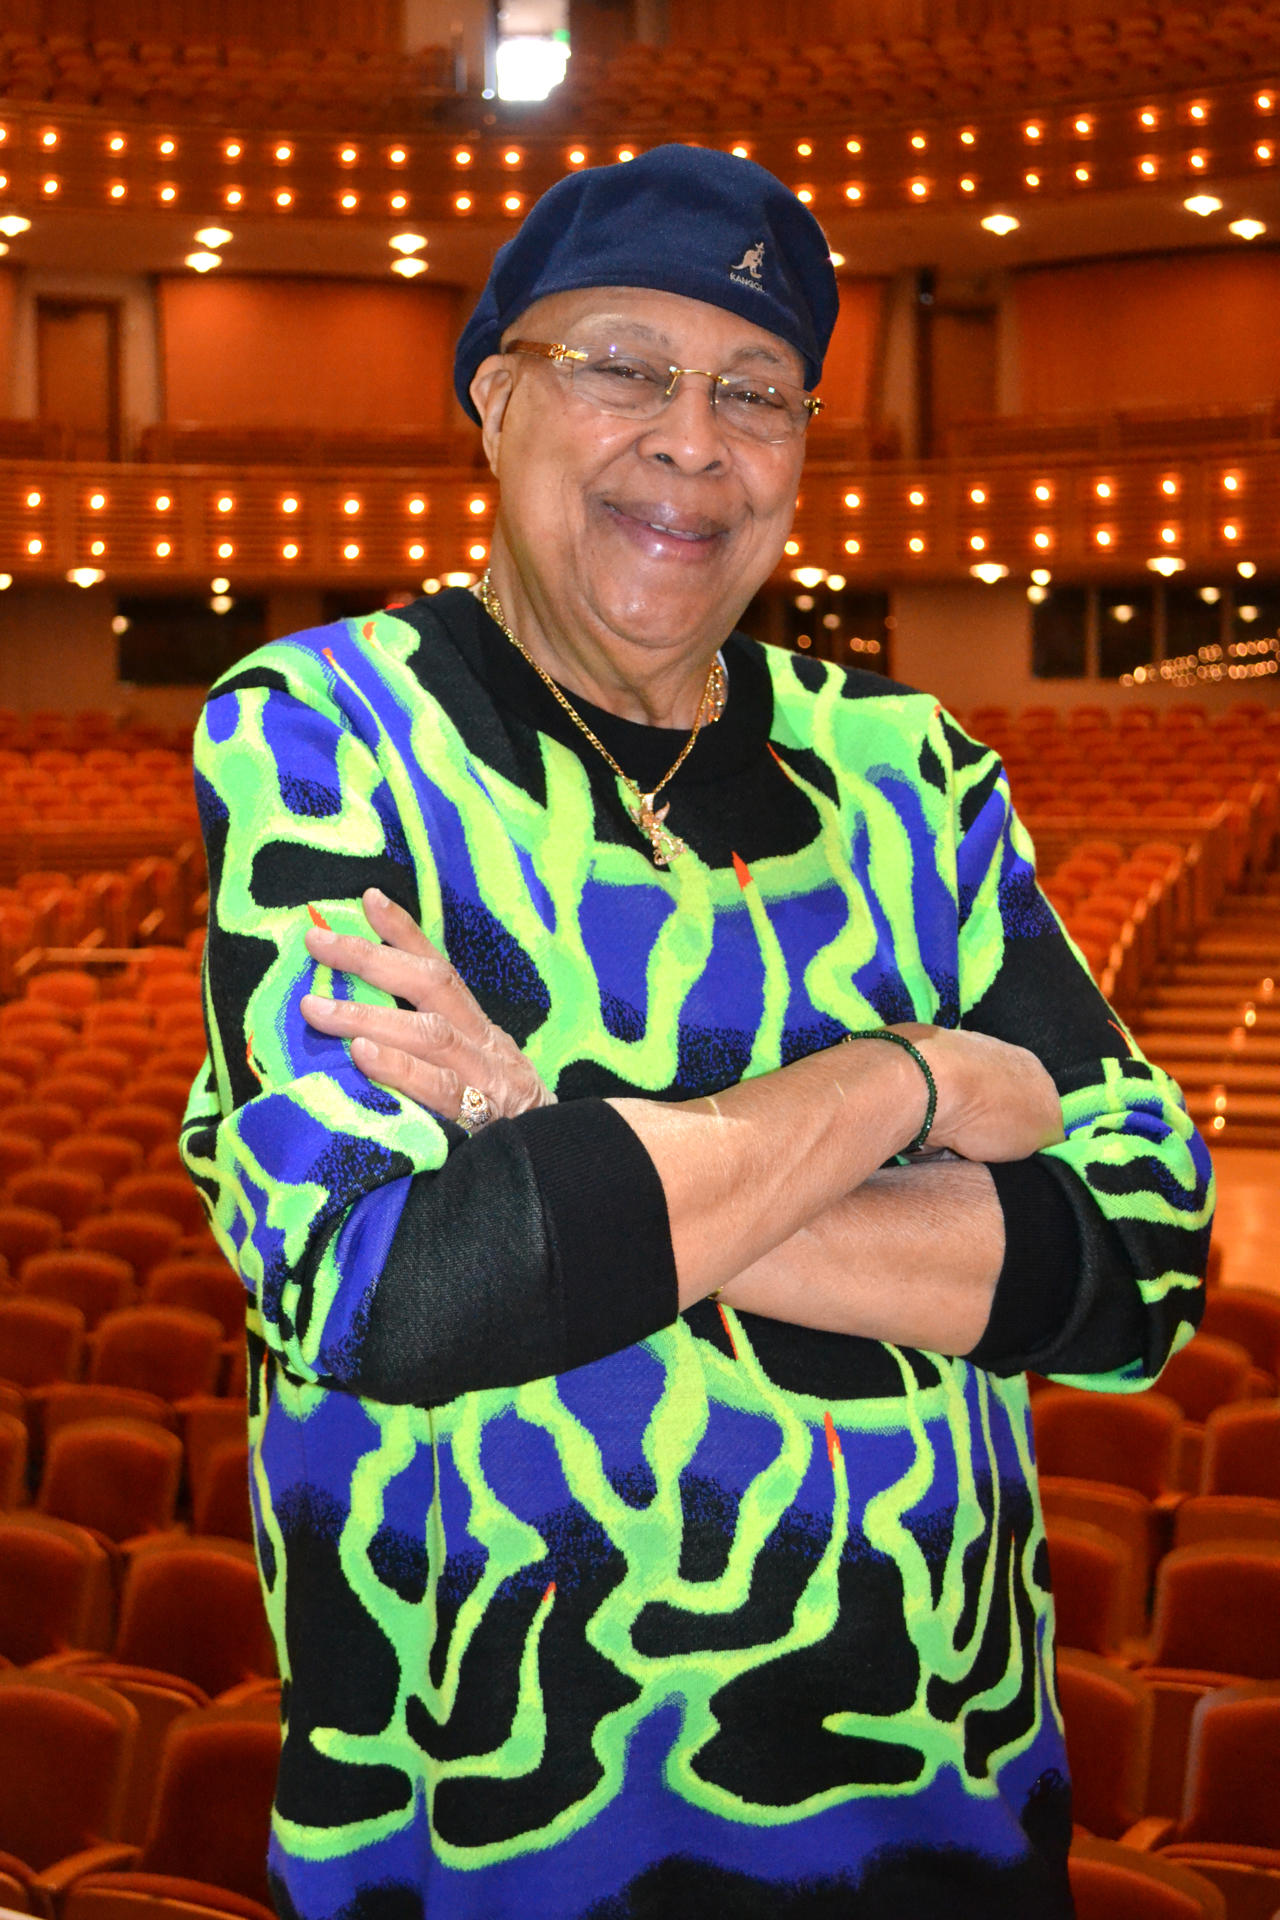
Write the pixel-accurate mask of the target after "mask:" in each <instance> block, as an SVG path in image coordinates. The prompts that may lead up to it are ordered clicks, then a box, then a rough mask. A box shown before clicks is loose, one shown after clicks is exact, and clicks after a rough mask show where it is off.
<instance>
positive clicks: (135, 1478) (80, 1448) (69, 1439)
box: [39, 1420, 182, 1541]
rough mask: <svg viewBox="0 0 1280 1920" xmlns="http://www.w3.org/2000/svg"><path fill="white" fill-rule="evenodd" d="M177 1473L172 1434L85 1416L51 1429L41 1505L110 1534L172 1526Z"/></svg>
mask: <svg viewBox="0 0 1280 1920" xmlns="http://www.w3.org/2000/svg"><path fill="white" fill-rule="evenodd" d="M181 1478H182V1443H181V1441H180V1440H179V1439H178V1437H177V1435H176V1434H172V1433H166V1432H165V1431H164V1429H163V1428H162V1427H157V1426H153V1425H151V1424H150V1423H149V1422H144V1421H141V1420H82V1421H77V1422H76V1423H75V1424H74V1425H73V1426H69V1427H64V1428H63V1429H62V1431H61V1432H60V1433H56V1434H54V1436H53V1438H52V1439H51V1440H50V1442H49V1446H48V1450H47V1452H46V1454H45V1462H44V1473H43V1476H42V1477H41V1481H40V1501H39V1504H40V1510H41V1512H43V1513H51V1514H54V1515H55V1516H56V1517H57V1518H59V1519H62V1520H71V1521H74V1522H75V1523H76V1525H77V1526H82V1527H93V1528H95V1529H96V1530H97V1531H98V1532H99V1533H104V1534H105V1535H106V1536H107V1538H108V1539H109V1540H116V1541H121V1540H127V1539H130V1538H131V1537H132V1536H133V1535H135V1534H139V1533H149V1532H154V1531H158V1530H160V1529H162V1528H166V1527H171V1526H172V1525H173V1518H174V1510H175V1508H176V1506H177V1499H178V1485H179V1482H180V1480H181Z"/></svg>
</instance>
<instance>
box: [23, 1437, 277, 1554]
mask: <svg viewBox="0 0 1280 1920" xmlns="http://www.w3.org/2000/svg"><path fill="white" fill-rule="evenodd" d="M14 1424H15V1425H16V1426H18V1427H19V1428H21V1427H22V1422H21V1421H20V1420H19V1421H16V1422H15V1423H14ZM23 1431H24V1433H25V1429H24V1430H23ZM191 1517H192V1520H193V1522H194V1524H195V1528H196V1532H197V1533H205V1534H221V1535H224V1536H225V1537H226V1538H227V1539H230V1540H243V1541H247V1542H249V1543H252V1541H253V1511H252V1508H251V1507H250V1504H249V1442H248V1440H246V1439H240V1440H221V1441H219V1442H218V1444H217V1445H216V1446H215V1447H214V1448H212V1450H211V1451H210V1454H209V1458H208V1461H207V1462H206V1465H205V1472H204V1477H203V1481H202V1483H201V1485H200V1486H199V1487H198V1488H196V1489H194V1491H193V1504H192V1516H191Z"/></svg>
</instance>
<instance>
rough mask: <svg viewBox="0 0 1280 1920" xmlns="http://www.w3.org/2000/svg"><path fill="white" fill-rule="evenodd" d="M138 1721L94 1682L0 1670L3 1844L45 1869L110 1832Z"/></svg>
mask: <svg viewBox="0 0 1280 1920" xmlns="http://www.w3.org/2000/svg"><path fill="white" fill-rule="evenodd" d="M136 1727H137V1715H136V1714H135V1713H134V1710H133V1708H132V1707H131V1706H130V1705H129V1703H128V1701H127V1700H122V1699H120V1698H119V1696H118V1695H116V1694H113V1693H112V1692H111V1691H110V1689H109V1688H107V1687H104V1686H99V1685H97V1684H96V1683H95V1682H93V1681H90V1680H82V1679H73V1678H71V1677H69V1676H66V1675H62V1674H59V1675H56V1676H55V1675H53V1674H49V1673H40V1674H35V1673H29V1672H23V1671H21V1670H20V1669H11V1670H10V1671H8V1672H4V1673H0V1851H3V1852H6V1853H12V1854H16V1855H17V1857H18V1858H19V1859H20V1860H22V1861H24V1862H25V1863H26V1865H27V1866H29V1867H32V1868H34V1869H35V1870H36V1871H37V1872H43V1871H44V1869H45V1868H46V1867H50V1866H52V1865H53V1863H54V1862H55V1861H56V1860H61V1859H63V1858H65V1857H66V1855H68V1854H71V1853H78V1852H79V1851H80V1850H81V1849H82V1848H85V1847H91V1846H94V1845H97V1844H98V1843H99V1842H101V1841H103V1840H110V1839H114V1838H115V1836H116V1834H117V1833H118V1831H119V1822H120V1814H121V1811H122V1807H123V1796H124V1791H125V1786H126V1780H127V1770H128V1765H129V1760H130V1755H131V1749H132V1744H133V1740H134V1737H135V1729H136Z"/></svg>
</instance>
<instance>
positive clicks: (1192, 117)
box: [0, 89, 1277, 231]
mask: <svg viewBox="0 0 1280 1920" xmlns="http://www.w3.org/2000/svg"><path fill="white" fill-rule="evenodd" d="M1276 99H1277V96H1276V94H1275V93H1274V92H1273V91H1271V90H1270V89H1264V90H1263V91H1261V92H1259V93H1257V94H1255V95H1254V102H1253V104H1254V108H1255V110H1256V111H1257V112H1258V113H1261V114H1271V113H1272V112H1274V111H1275V107H1276ZM1211 113H1212V109H1211V106H1210V104H1209V103H1208V102H1207V101H1193V102H1192V103H1191V104H1190V105H1189V106H1188V107H1187V108H1186V118H1187V120H1188V121H1189V122H1190V123H1191V124H1192V125H1193V126H1195V127H1197V128H1198V127H1201V126H1203V125H1205V124H1207V122H1208V121H1209V119H1210V118H1211ZM1163 117H1164V112H1163V110H1162V109H1160V108H1158V107H1154V106H1146V107H1143V108H1141V109H1140V110H1139V111H1138V113H1137V123H1138V125H1139V127H1141V128H1142V129H1143V130H1145V131H1154V130H1155V129H1156V128H1157V127H1159V126H1160V124H1161V121H1162V118H1163ZM1070 130H1071V132H1072V133H1074V135H1075V136H1076V137H1077V138H1079V139H1082V140H1088V139H1092V138H1093V136H1094V134H1095V133H1096V131H1097V122H1096V119H1095V117H1094V116H1093V115H1092V114H1077V115H1076V116H1075V117H1074V118H1073V120H1072V121H1071V123H1070ZM1049 131H1050V129H1049V128H1048V127H1047V125H1046V123H1045V122H1044V121H1043V120H1036V119H1033V120H1028V121H1026V122H1025V123H1024V125H1023V128H1022V137H1023V140H1024V141H1025V143H1026V144H1027V145H1028V146H1029V147H1032V148H1040V147H1041V146H1042V144H1043V142H1044V141H1045V138H1046V135H1047V134H1048V133H1049ZM8 137H9V129H8V128H7V127H4V126H0V145H3V144H4V143H5V142H6V141H7V139H8ZM61 137H62V136H61V131H60V129H59V128H57V127H47V128H45V129H44V131H43V132H42V133H41V135H40V145H41V147H42V149H43V150H45V151H46V152H51V151H53V150H55V149H56V148H57V146H58V145H59V142H60V140H61ZM957 139H958V142H959V145H960V146H961V147H962V148H965V149H969V150H972V149H973V148H974V147H976V146H977V145H978V143H979V132H978V129H977V128H976V127H962V128H961V129H960V130H959V133H958V135H957ZM907 140H908V145H909V149H910V151H911V152H912V153H913V154H915V155H919V154H922V153H924V152H926V151H927V150H928V148H929V145H930V136H929V135H928V134H927V133H925V132H923V131H922V130H919V129H917V130H916V131H914V132H912V133H911V134H909V135H908V136H907ZM843 145H844V153H845V154H846V155H848V156H850V157H853V158H856V157H858V156H860V155H861V154H862V153H863V152H864V143H863V141H862V140H861V139H860V138H858V137H856V136H851V137H849V138H848V139H846V140H845V141H844V143H843ZM106 146H107V151H108V152H109V153H110V154H112V155H120V154H123V153H124V152H126V151H127V149H128V146H129V138H128V136H127V135H125V134H123V133H113V134H112V135H110V136H109V138H108V139H107V141H106ZM178 146H179V143H178V140H177V139H176V137H175V136H173V135H172V134H165V135H163V136H161V137H160V138H159V139H157V140H156V143H155V152H156V154H157V155H158V156H159V157H160V158H161V159H163V160H169V159H172V158H173V157H174V156H175V155H176V154H177V152H178ZM729 150H730V152H732V153H734V154H736V155H738V156H739V157H740V158H743V159H746V158H749V157H750V155H751V148H750V146H749V145H747V144H745V143H742V142H738V143H736V144H735V145H733V146H732V147H731V148H730V149H729ZM297 151H298V150H297V146H296V144H295V143H294V142H292V141H277V142H276V143H274V144H273V145H271V146H270V148H269V152H270V157H271V159H272V160H273V161H274V163H275V164H276V165H277V166H281V167H285V166H288V165H289V164H290V163H291V162H292V161H293V160H294V159H295V158H296V157H297ZM638 151H639V149H637V148H636V147H633V146H622V147H618V148H616V149H615V150H614V153H613V155H612V156H611V157H612V158H614V159H617V160H620V161H627V160H634V159H635V157H636V154H637V152H638ZM1276 152H1277V145H1276V142H1275V141H1274V140H1271V139H1263V140H1258V141H1255V143H1254V147H1253V158H1254V160H1255V162H1256V163H1257V164H1258V165H1259V166H1270V165H1271V164H1272V163H1273V162H1274V160H1275V158H1276ZM814 153H815V145H814V142H813V141H812V140H800V141H797V142H796V143H795V154H796V158H797V159H798V160H801V161H804V160H808V159H811V158H812V157H813V156H814ZM222 155H223V158H224V160H225V161H227V162H231V163H234V162H237V161H239V160H241V159H243V158H244V157H245V142H244V141H243V140H238V139H229V140H226V141H224V142H223V145H222ZM336 155H337V159H338V162H339V164H340V165H341V166H342V167H343V168H346V169H350V168H352V167H355V166H356V165H358V164H359V162H360V161H361V159H362V158H363V150H362V149H361V148H360V147H358V146H354V145H350V144H346V145H343V146H340V147H338V148H337V149H336ZM384 158H385V161H386V164H387V165H388V166H391V167H393V168H400V167H404V166H406V165H407V164H408V162H409V160H410V158H411V154H410V151H409V149H408V148H407V147H405V146H402V145H396V146H392V147H388V148H386V149H385V150H384ZM475 158H476V155H475V152H474V150H473V149H472V148H471V147H467V146H460V147H457V148H455V149H454V152H453V164H454V166H455V167H456V168H458V169H460V170H465V169H467V168H469V167H471V166H472V165H473V164H474V162H475ZM501 158H502V164H503V165H504V166H505V167H507V168H508V169H510V170H517V169H519V168H520V167H522V166H523V165H524V162H525V158H526V156H525V153H524V151H523V150H522V149H521V148H520V147H517V146H509V147H507V148H505V149H504V151H503V153H502V156H501ZM565 158H566V160H567V162H568V164H569V165H570V166H571V167H581V166H584V165H585V164H586V162H587V158H588V155H587V151H586V149H585V148H584V147H581V146H574V147H570V148H569V149H568V150H567V151H566V154H565ZM1184 158H1185V163H1186V166H1187V168H1188V169H1189V170H1190V171H1191V172H1192V173H1202V172H1204V171H1205V169H1206V168H1207V167H1208V165H1209V161H1210V155H1209V154H1208V153H1207V152H1205V151H1204V150H1203V149H1196V150H1195V151H1193V152H1191V153H1189V154H1187V155H1185V156H1184ZM1136 169H1137V177H1138V180H1139V181H1140V182H1141V181H1154V180H1156V179H1158V178H1159V176H1160V170H1161V161H1160V159H1159V157H1158V156H1157V155H1155V154H1146V155H1144V156H1143V157H1142V158H1141V159H1139V160H1138V161H1137V162H1136ZM1071 178H1072V180H1073V182H1074V184H1075V185H1077V186H1081V187H1085V186H1089V185H1090V184H1091V183H1092V179H1093V169H1092V168H1091V167H1090V166H1089V165H1087V164H1086V163H1084V162H1081V163H1079V164H1077V165H1076V166H1075V167H1074V168H1073V169H1072V173H1071ZM1022 183H1023V186H1024V188H1025V189H1026V190H1027V191H1028V192H1036V191H1038V190H1039V189H1040V188H1041V187H1042V186H1043V184H1044V176H1043V173H1042V172H1041V171H1039V170H1038V169H1036V168H1032V169H1030V170H1028V171H1026V172H1024V174H1023V181H1022ZM979 184H980V183H979V180H978V179H977V177H976V176H975V175H973V174H971V173H966V174H963V175H961V177H960V179H959V182H958V185H959V188H960V191H961V192H962V193H964V194H975V193H977V192H978V190H979ZM935 185H936V182H934V181H933V180H931V179H929V178H927V177H925V176H923V175H916V176H914V177H912V178H910V179H908V180H907V181H906V182H905V192H906V194H907V196H908V198H910V199H913V200H917V201H919V200H925V199H928V198H929V196H930V194H931V193H932V192H933V190H934V188H935ZM7 186H8V180H7V178H6V176H5V175H4V174H2V173H0V191H2V190H4V188H6V187H7ZM61 186H62V182H61V181H60V180H59V179H58V177H57V176H56V175H52V174H51V175H48V176H47V177H46V178H45V179H44V180H43V181H42V182H41V192H42V193H43V194H44V195H45V196H46V197H47V198H52V197H54V196H56V195H57V194H58V193H59V192H60V191H61ZM841 191H842V194H843V198H844V200H845V201H846V202H847V203H848V204H849V205H850V206H857V205H859V204H860V203H862V202H863V200H864V199H865V197H866V191H867V190H866V186H865V183H863V182H861V181H856V180H851V181H848V182H846V183H845V185H844V186H843V188H842V189H841ZM128 192H129V189H128V186H127V184H126V183H125V182H124V181H122V180H115V181H112V182H111V183H110V184H109V186H108V188H107V197H108V199H109V200H110V201H112V202H114V203H116V204H119V203H120V202H122V201H124V200H125V199H127V198H128ZM155 192H156V196H157V198H158V200H159V201H160V203H161V204H162V205H164V206H172V205H173V204H174V203H175V202H176V201H177V199H178V197H179V189H178V187H177V185H176V184H175V183H174V182H172V181H165V182H162V183H161V184H160V185H159V186H158V187H157V188H156V189H155ZM796 193H797V195H798V197H799V198H800V199H801V200H802V201H803V202H804V203H805V204H806V205H812V204H813V202H814V200H815V198H816V189H815V188H814V187H813V186H812V185H807V184H803V183H802V184H801V185H799V186H798V187H797V188H796ZM271 197H272V200H273V203H274V205H275V206H276V207H277V208H278V209H280V210H281V211H288V210H289V209H290V208H292V207H293V206H294V205H295V204H296V195H295V194H294V192H293V190H292V189H291V188H289V187H280V188H277V189H276V190H275V191H274V193H273V194H272V196H271ZM223 201H224V204H225V205H226V206H228V207H230V208H238V207H244V206H245V190H244V188H243V187H242V186H239V185H232V186H229V187H227V188H224V190H223ZM359 205H360V195H359V194H358V193H356V192H354V191H353V190H351V189H345V190H344V191H342V192H341V193H340V194H339V195H338V206H339V209H340V210H341V211H342V212H344V213H354V212H355V211H356V210H357V209H358V207H359ZM453 205H454V208H455V211H456V212H458V213H470V212H472V211H473V210H474V209H475V206H476V198H475V195H474V193H469V192H460V193H457V194H455V195H454V200H453ZM501 205H502V208H503V210H504V212H506V213H508V214H513V213H519V212H520V211H521V210H522V208H523V206H524V196H523V195H522V194H519V193H514V192H513V193H508V194H506V195H504V196H503V198H502V201H501ZM388 206H389V208H390V211H391V212H393V213H404V212H407V211H408V207H409V199H408V196H407V195H406V194H404V193H393V194H392V195H391V196H390V197H389V200H388ZM1006 217H1007V216H1006ZM983 224H984V225H986V224H987V223H986V222H984V223H983ZM993 230H995V231H998V230H999V229H993ZM1006 230H1010V229H1006Z"/></svg>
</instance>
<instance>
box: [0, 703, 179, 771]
mask: <svg viewBox="0 0 1280 1920" xmlns="http://www.w3.org/2000/svg"><path fill="white" fill-rule="evenodd" d="M0 747H3V748H7V749H11V750H15V751H17V752H20V753H35V752H38V751H39V750H40V749H41V748H44V747H59V748H63V749H68V750H70V751H71V752H72V753H89V752H90V751H92V749H93V748H95V747H115V748H117V749H118V750H120V751H121V752H123V753H125V754H127V755H129V756H132V755H134V754H137V753H149V752H152V751H153V750H155V749H156V748H160V749H162V750H164V751H166V752H168V753H173V754H177V755H178V756H179V758H181V759H183V760H185V761H186V762H187V763H188V764H189V763H190V755H191V729H190V727H165V726H160V725H158V724H156V723H154V722H152V721H142V720H133V719H121V718H120V717H119V716H118V715H117V714H114V713H111V712H109V711H108V709H107V708H106V707H80V708H78V709H77V710H76V711H75V712H74V713H64V712H63V711H62V710H61V709H60V708H57V707H34V708H32V709H31V711H30V712H28V713H20V712H19V711H18V709H17V708H16V707H0Z"/></svg>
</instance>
